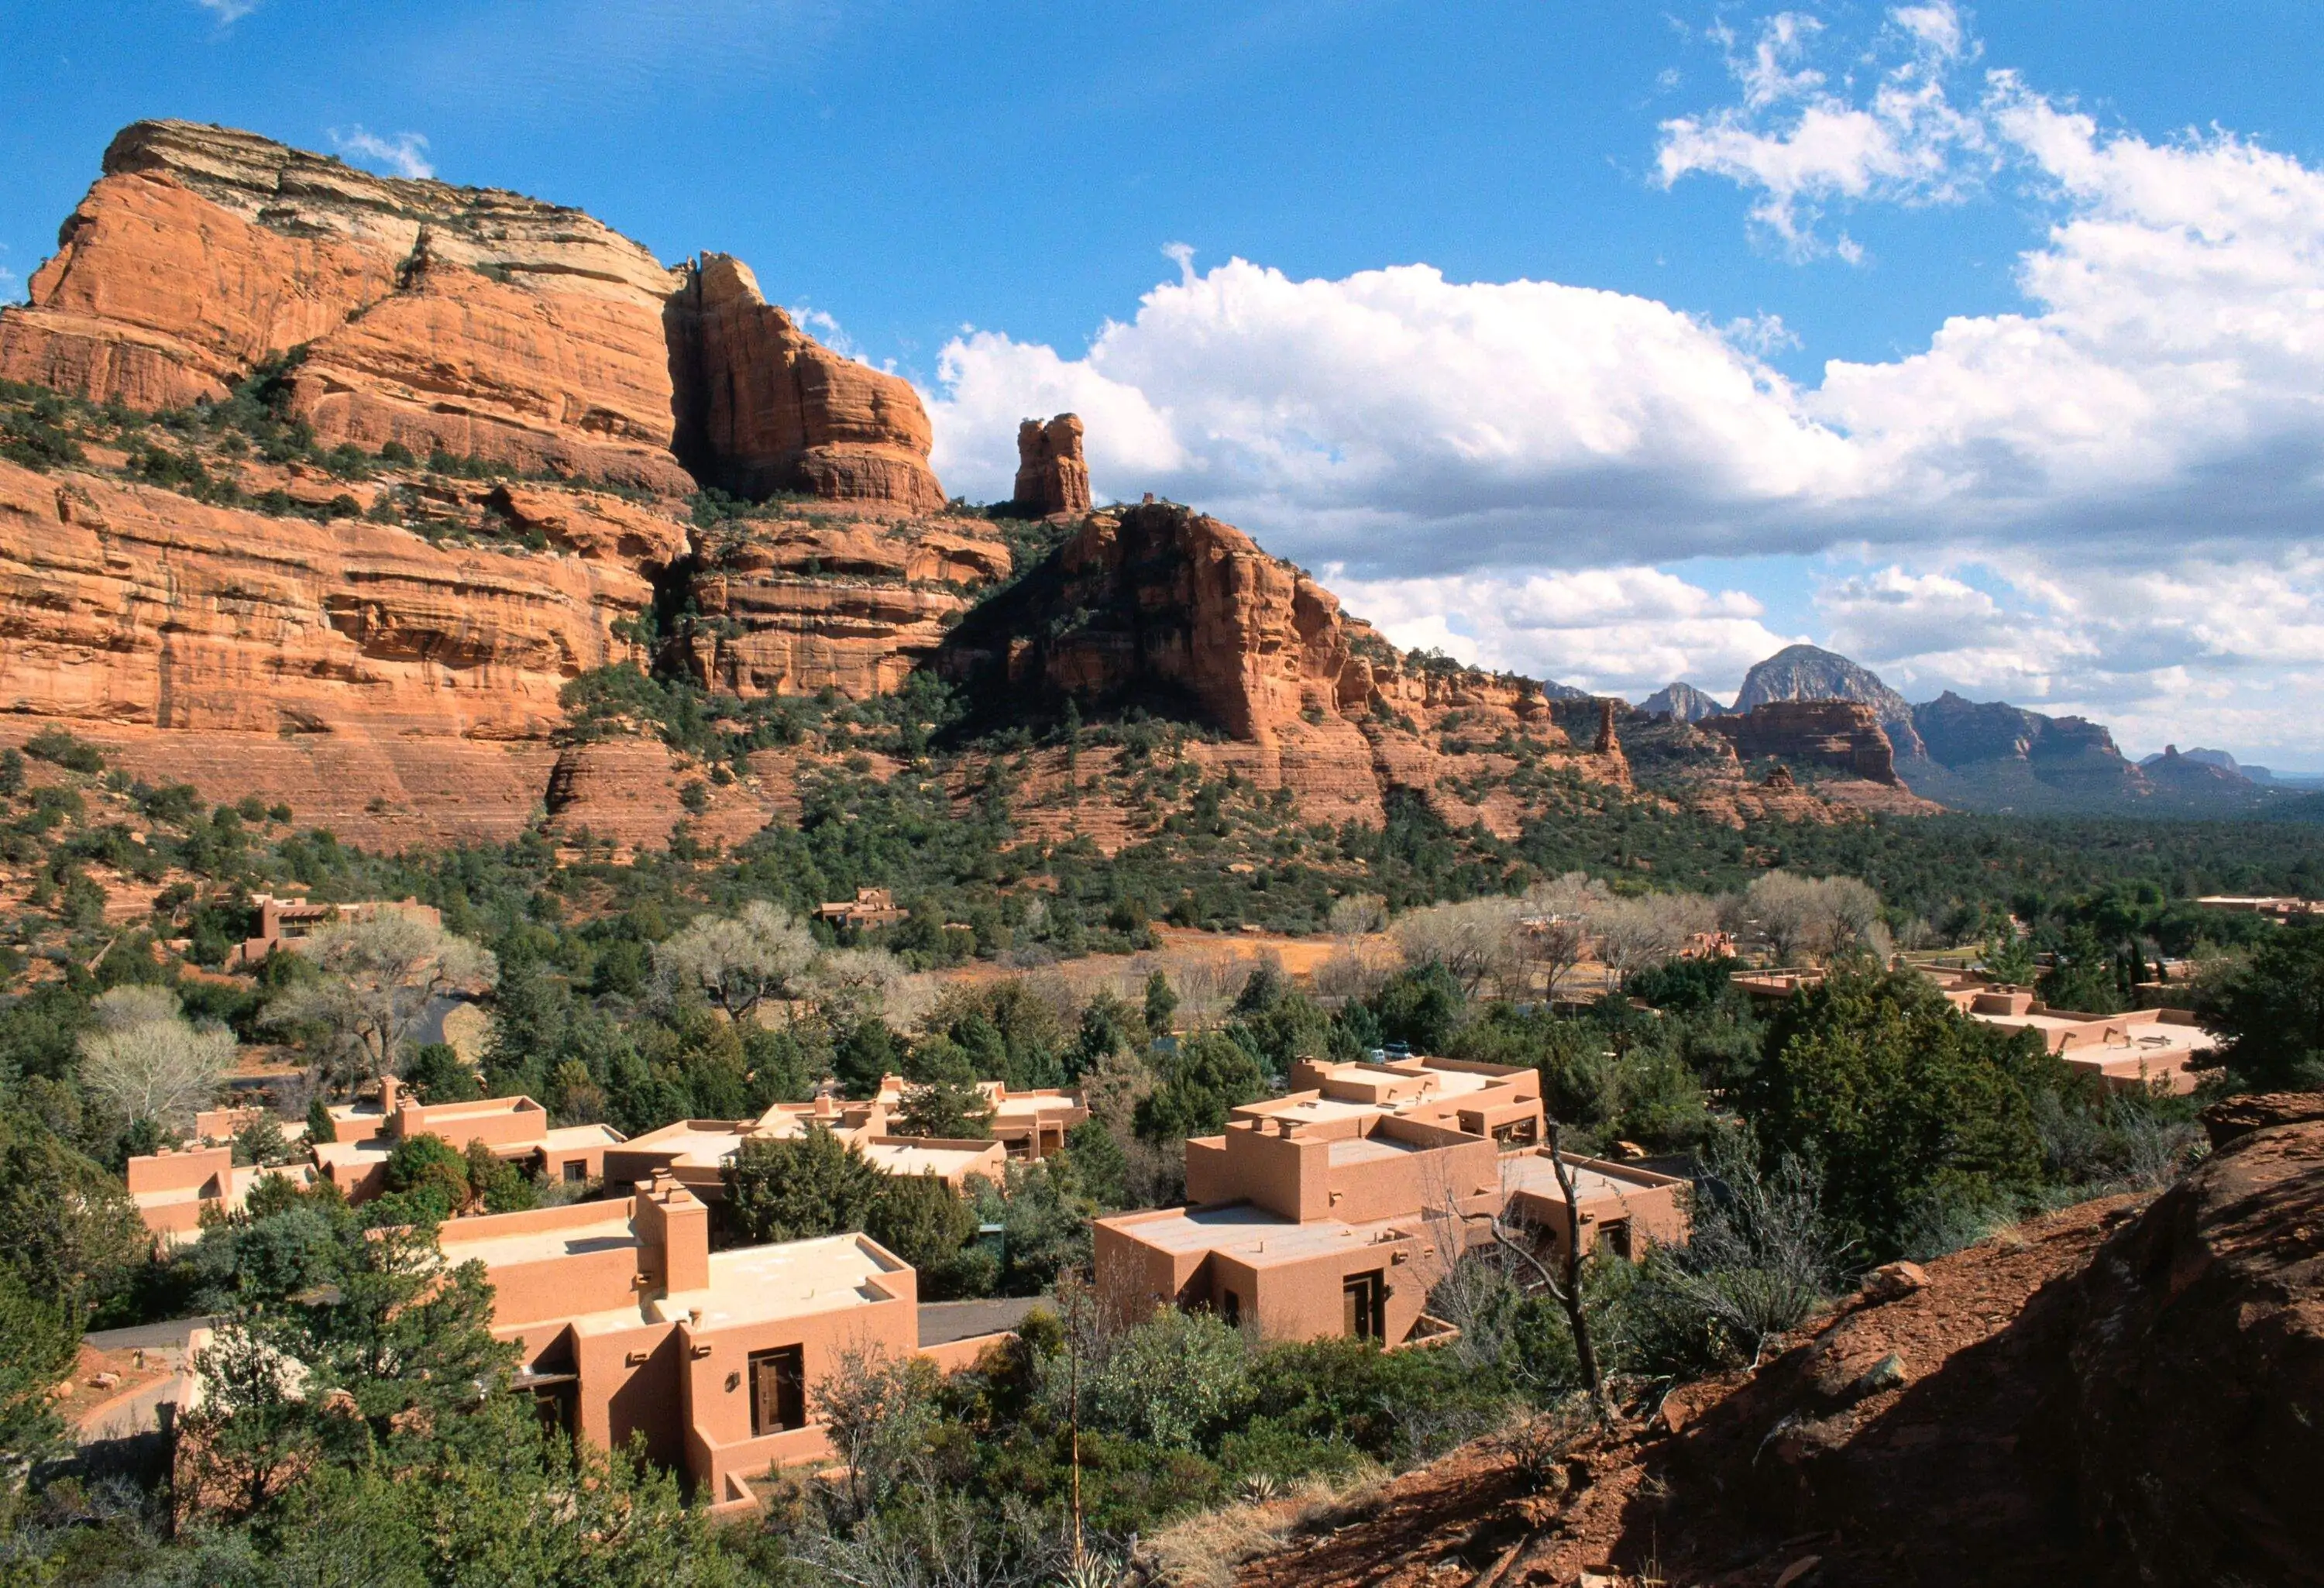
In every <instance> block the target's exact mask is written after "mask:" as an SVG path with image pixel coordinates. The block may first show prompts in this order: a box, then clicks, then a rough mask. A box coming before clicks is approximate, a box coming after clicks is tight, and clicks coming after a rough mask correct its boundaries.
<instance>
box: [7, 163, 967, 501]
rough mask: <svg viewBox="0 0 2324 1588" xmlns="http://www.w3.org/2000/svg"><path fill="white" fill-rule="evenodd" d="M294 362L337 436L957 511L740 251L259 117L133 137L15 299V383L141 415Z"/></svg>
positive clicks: (862, 385) (686, 486) (889, 419)
mask: <svg viewBox="0 0 2324 1588" xmlns="http://www.w3.org/2000/svg"><path fill="white" fill-rule="evenodd" d="M293 353H295V354H296V355H297V357H296V359H295V362H294V365H293V367H292V368H291V372H290V374H289V377H288V383H289V404H290V410H291V412H292V413H293V414H294V415H295V416H297V417H298V418H300V419H303V420H307V421H308V422H309V424H311V425H312V426H313V427H314V429H315V433H316V436H317V438H318V439H319V440H321V441H322V442H324V443H325V444H327V445H333V444H337V443H339V442H343V441H344V442H353V443H355V444H356V445H359V446H361V447H363V448H366V449H367V450H377V449H378V448H380V447H381V446H383V445H384V444H385V443H387V442H389V441H395V442H400V443H401V444H402V445H404V446H406V447H408V448H410V449H411V450H412V451H413V452H414V453H416V454H419V455H420V456H422V457H425V456H427V455H428V454H429V453H432V452H435V451H437V450H439V449H440V450H443V451H446V452H449V453H452V454H454V455H455V456H462V457H466V456H475V457H481V458H484V459H485V460H487V461H489V462H492V463H496V464H500V465H503V466H509V467H512V468H514V469H518V470H521V471H525V472H544V471H545V472H549V473H553V474H558V475H570V476H582V477H587V478H594V479H603V480H607V481H613V482H616V483H620V484H624V485H635V486H641V487H644V488H646V489H649V490H653V491H659V492H666V493H673V494H679V493H684V492H687V491H689V490H691V489H693V488H694V486H695V485H696V483H697V481H699V482H700V483H704V484H712V485H720V486H722V487H724V489H727V490H729V491H733V492H734V493H736V494H744V495H750V496H754V497H756V496H763V495H765V494H768V493H770V492H772V491H778V490H784V491H804V492H807V493H809V494H815V495H817V496H823V497H826V498H831V499H841V500H847V501H855V502H867V503H890V504H894V505H896V506H899V507H901V508H904V509H908V510H910V511H913V512H927V511H933V510H935V509H936V508H940V507H941V506H942V505H943V504H944V500H945V496H944V492H943V489H942V487H940V486H939V485H937V483H936V476H935V475H933V474H932V473H930V472H929V469H928V466H927V456H928V444H929V430H928V422H927V414H926V412H925V411H923V410H922V409H921V407H920V402H919V399H918V396H917V395H916V394H915V393H914V392H913V391H912V389H911V387H910V385H909V384H908V383H906V382H904V381H901V380H899V379H897V378H896V377H895V376H893V375H889V374H881V373H880V372H879V371H877V370H873V369H870V368H867V367H866V366H864V365H861V364H857V363H855V362H853V361H852V360H849V359H845V358H843V357H841V356H840V355H837V354H835V353H833V352H832V351H831V350H830V349H828V348H826V347H825V346H822V345H821V344H820V343H818V342H816V340H815V339H814V338H813V337H809V336H807V335H806V334H805V333H804V332H802V331H800V330H799V329H798V328H797V327H796V326H795V325H793V324H792V322H791V320H790V319H789V317H788V316H787V315H785V314H784V313H783V311H782V310H781V309H776V308H773V307H770V305H768V304H767V303H766V302H765V300H763V299H762V298H761V296H760V293H759V290H758V285H757V283H756V282H754V281H752V278H751V274H750V272H749V271H747V270H746V269H744V268H743V267H742V265H740V264H739V263H735V262H734V261H732V260H728V259H724V258H722V257H720V256H718V255H715V254H714V255H709V256H707V257H705V261H704V263H703V264H702V265H701V266H700V268H698V269H696V268H694V267H690V266H689V267H686V268H683V269H680V270H676V271H673V270H671V269H669V268H668V267H666V266H664V265H662V264H661V263H659V262H658V261H657V260H655V258H654V257H653V255H652V254H650V252H648V251H647V250H646V249H645V248H644V247H643V246H641V245H639V244H637V243H634V242H632V241H631V240H630V239H628V238H626V237H624V236H622V235H620V234H619V233H617V232H614V231H613V230H612V229H611V228H610V227H608V226H604V225H603V224H602V223H600V222H598V221H595V220H593V219H592V218H590V217H588V216H586V215H584V214H583V213H581V212H580V211H579V210H576V209H568V208H563V207H561V206H558V205H553V204H546V203H543V202H541V201H539V200H538V199H527V198H524V197H522V196H521V195H519V194H514V193H506V192H500V191H496V190H493V189H474V188H454V187H451V186H449V185H447V184H446V183H442V182H437V181H414V180H402V179H397V178H390V177H375V176H372V175H369V174H367V173H365V172H363V171H355V170H351V169H350V168H348V167H347V166H346V165H343V164H341V163H340V162H337V161H336V160H332V159H328V158H326V157H324V156H321V155H317V154H309V153H305V152H300V151H299V150H295V149H290V148H286V147H284V146H283V145H281V144H280V143H272V142H271V141H269V140H267V139H264V138H261V137H258V136H256V135H254V134H250V133H243V132H235V131H232V130H229V129H226V128H221V127H206V126H197V125H193V124H191V123H187V122H139V123H137V124H135V125H132V126H130V127H128V128H126V129H124V131H123V132H122V133H121V134H120V135H119V136H118V137H116V138H115V140H114V142H113V144H112V146H111V147H110V148H109V149H107V150H106V156H105V175H104V177H103V178H102V179H101V180H99V181H98V182H97V185H96V186H95V187H93V188H92V189H90V190H89V193H88V198H87V199H84V200H83V201H82V203H81V205H80V208H78V210H76V211H75V212H74V214H73V216H72V218H71V219H69V221H67V222H66V223H65V226H64V229H63V232H62V234H61V235H60V241H59V247H58V252H57V254H56V256H55V257H54V258H52V259H51V260H50V261H49V262H48V263H45V264H43V265H42V267H41V268H40V269H39V270H38V271H37V272H34V274H33V277H32V284H31V301H30V303H29V304H27V305H25V306H23V307H22V308H11V309H7V310H5V312H0V377H5V378H7V379H11V380H19V381H32V382H37V383H41V384H43V385H49V386H53V387H56V388H57V389H59V390H60V391H67V392H74V393H76V394H78V395H80V396H85V397H88V398H90V399H92V400H95V401H97V402H104V401H106V400H108V399H114V398H118V399H119V400H121V401H122V402H125V403H127V404H129V405H130V406H132V407H134V408H140V409H154V408H161V407H172V406H178V405H181V404H184V403H189V402H195V401H197V400H202V399H208V400H212V401H215V400H217V399H220V398H223V397H225V396H226V394H227V392H228V390H229V388H230V387H232V386H233V385H234V384H235V383H237V382H240V381H242V380H243V379H244V378H245V377H247V376H248V375H249V374H251V373H252V372H253V370H254V367H256V366H257V365H261V364H262V363H263V362H264V361H266V360H267V359H268V358H269V357H270V356H272V355H286V354H293ZM673 445H675V446H676V448H677V455H676V456H673V455H672V448H673ZM681 459H682V460H683V462H684V464H685V466H684V467H681V466H680V460H681ZM688 468H691V469H692V470H693V471H695V472H694V473H692V474H689V473H688V472H687V470H688Z"/></svg>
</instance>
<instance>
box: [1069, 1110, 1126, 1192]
mask: <svg viewBox="0 0 2324 1588" xmlns="http://www.w3.org/2000/svg"><path fill="white" fill-rule="evenodd" d="M1065 1156H1066V1158H1067V1159H1070V1160H1071V1161H1072V1163H1073V1168H1074V1177H1075V1178H1076V1179H1078V1180H1079V1181H1080V1182H1081V1184H1082V1187H1083V1189H1084V1190H1085V1191H1086V1192H1087V1193H1088V1194H1089V1196H1090V1199H1091V1200H1092V1201H1093V1202H1095V1203H1096V1204H1097V1205H1099V1206H1100V1207H1102V1208H1124V1207H1128V1206H1129V1205H1130V1155H1129V1154H1128V1153H1126V1152H1124V1151H1123V1150H1122V1149H1121V1143H1120V1141H1118V1140H1115V1139H1114V1134H1113V1132H1112V1131H1110V1130H1108V1129H1107V1128H1106V1124H1105V1122H1104V1121H1103V1120H1100V1119H1086V1120H1084V1121H1083V1122H1081V1123H1080V1124H1078V1125H1075V1126H1074V1128H1073V1129H1072V1130H1070V1131H1066V1132H1065Z"/></svg>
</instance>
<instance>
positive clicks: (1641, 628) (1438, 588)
mask: <svg viewBox="0 0 2324 1588" xmlns="http://www.w3.org/2000/svg"><path fill="white" fill-rule="evenodd" d="M1323 577H1324V582H1325V583H1326V584H1328V585H1329V586H1331V587H1332V588H1333V590H1335V591H1337V592H1338V593H1339V595H1341V597H1342V600H1343V601H1344V602H1345V603H1346V604H1347V606H1348V609H1349V610H1350V611H1351V612H1353V613H1355V614H1358V615H1360V616H1362V617H1365V618H1368V619H1369V620H1370V621H1371V622H1372V623H1375V624H1377V625H1378V626H1379V629H1380V630H1381V632H1384V633H1386V634H1387V635H1388V638H1389V639H1390V640H1391V641H1393V642H1396V643H1397V644H1398V645H1404V646H1425V647H1429V648H1431V649H1434V650H1441V651H1446V652H1448V653H1449V654H1451V655H1453V656H1457V657H1459V658H1461V659H1462V660H1464V661H1470V662H1476V663H1480V664H1482V665H1486V666H1491V667H1497V668H1504V669H1511V670H1515V671H1518V672H1524V673H1527V674H1530V675H1532V676H1534V677H1536V678H1548V679H1559V680H1561V681H1563V682H1565V683H1569V684H1574V685H1577V686H1579V687H1581V688H1585V689H1589V690H1591V691H1592V692H1593V693H1599V694H1619V695H1628V696H1632V697H1637V696H1643V695H1649V694H1652V693H1653V692H1654V691H1655V690H1656V689H1659V688H1662V687H1663V686H1664V685H1665V684H1666V683H1669V682H1670V681H1671V680H1672V679H1682V678H1683V679H1693V680H1695V681H1697V682H1702V683H1706V684H1710V685H1712V686H1713V687H1716V688H1725V689H1727V690H1729V691H1730V692H1731V691H1732V689H1733V688H1734V687H1735V685H1736V684H1737V683H1738V682H1739V681H1740V680H1741V679H1742V676H1743V674H1744V672H1745V671H1746V670H1747V669H1748V668H1749V667H1750V665H1751V664H1752V663H1753V662H1755V661H1757V660H1759V659H1760V658H1762V657H1764V656H1766V655H1767V654H1768V653H1769V652H1771V651H1779V650H1781V649H1782V648H1783V647H1784V646H1785V645H1788V644H1792V643H1794V642H1795V641H1797V640H1798V639H1799V638H1800V636H1798V635H1784V634H1778V633H1776V632H1774V631H1773V630H1771V629H1769V628H1768V627H1767V626H1766V623H1764V622H1763V621H1762V618H1763V615H1764V614H1763V609H1762V608H1761V606H1760V605H1759V603H1758V602H1757V601H1756V600H1754V599H1753V598H1752V597H1750V596H1749V595H1744V594H1742V593H1741V592H1739V591H1733V590H1726V591H1719V592H1712V591H1710V590H1706V589H1704V588H1702V587H1701V586H1699V585H1694V584H1692V583H1689V582H1688V581H1687V580H1685V579H1683V578H1680V577H1677V576H1676V575H1674V574H1671V573H1667V572H1665V571H1663V570H1661V569H1659V568H1595V569H1591V570H1589V571H1587V572H1581V573H1536V574H1529V575H1526V576H1523V577H1494V576H1491V575H1470V576H1465V577H1444V578H1418V579H1379V580H1363V579H1350V578H1346V577H1342V571H1341V570H1340V569H1338V568H1325V569H1324V570H1323Z"/></svg>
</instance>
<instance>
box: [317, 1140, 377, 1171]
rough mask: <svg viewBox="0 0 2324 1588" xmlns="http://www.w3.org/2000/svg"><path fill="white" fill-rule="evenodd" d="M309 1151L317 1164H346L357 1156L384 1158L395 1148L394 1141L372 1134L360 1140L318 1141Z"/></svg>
mask: <svg viewBox="0 0 2324 1588" xmlns="http://www.w3.org/2000/svg"><path fill="white" fill-rule="evenodd" d="M394 1150H395V1143H394V1142H392V1141H391V1140H388V1139H387V1138H386V1137H384V1136H373V1137H371V1138H369V1139H368V1140H362V1141H318V1142H316V1143H315V1144H314V1145H313V1146H312V1147H311V1148H309V1151H311V1152H313V1153H314V1155H315V1161H316V1162H317V1163H319V1164H324V1165H330V1164H348V1163H353V1162H355V1159H359V1158H385V1157H386V1156H387V1155H388V1154H389V1153H391V1152H392V1151H394Z"/></svg>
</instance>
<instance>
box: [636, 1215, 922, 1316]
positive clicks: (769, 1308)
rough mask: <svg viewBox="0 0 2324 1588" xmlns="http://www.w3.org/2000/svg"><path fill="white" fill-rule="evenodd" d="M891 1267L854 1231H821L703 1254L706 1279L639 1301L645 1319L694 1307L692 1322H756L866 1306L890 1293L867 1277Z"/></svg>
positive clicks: (690, 1311)
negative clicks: (697, 1316) (696, 1317)
mask: <svg viewBox="0 0 2324 1588" xmlns="http://www.w3.org/2000/svg"><path fill="white" fill-rule="evenodd" d="M893 1271H895V1270H894V1269H892V1268H891V1267H890V1265H889V1264H888V1263H886V1262H884V1261H883V1260H881V1258H880V1257H879V1256H878V1255H877V1253H875V1252H874V1251H873V1250H872V1248H871V1244H870V1242H866V1241H864V1240H863V1239H862V1237H861V1236H858V1235H825V1236H824V1237H823V1238H822V1239H820V1240H816V1241H787V1242H783V1243H781V1244H780V1245H776V1246H746V1247H743V1248H742V1249H741V1250H740V1251H714V1252H712V1253H711V1254H710V1283H709V1284H708V1285H706V1286H705V1287H703V1288H701V1289H698V1290H678V1291H673V1292H672V1293H670V1294H669V1295H668V1296H664V1297H657V1298H655V1299H652V1300H650V1301H648V1302H647V1303H646V1304H645V1306H644V1312H645V1316H647V1318H648V1319H650V1320H651V1321H654V1322H659V1323H671V1322H676V1321H678V1320H679V1319H682V1318H685V1317H686V1316H687V1315H688V1314H690V1313H692V1312H695V1311H696V1310H699V1311H700V1312H701V1314H702V1322H701V1325H700V1326H701V1327H703V1328H715V1327H718V1326H720V1325H727V1324H747V1323H759V1322H763V1321H766V1320H768V1319H770V1318H786V1317H799V1316H806V1315H808V1314H812V1313H825V1312H837V1311H840V1310H843V1309H844V1308H848V1307H857V1306H873V1305H876V1304H877V1303H879V1302H882V1301H887V1300H890V1299H892V1297H890V1296H889V1294H888V1293H887V1292H886V1291H885V1290H882V1289H880V1288H877V1287H875V1286H874V1285H873V1284H872V1283H871V1281H872V1279H874V1278H876V1277H877V1276H879V1275H881V1274H886V1273H890V1272H893Z"/></svg>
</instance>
